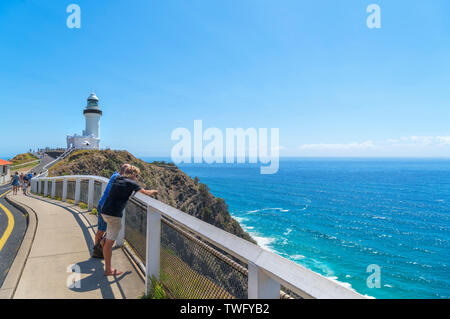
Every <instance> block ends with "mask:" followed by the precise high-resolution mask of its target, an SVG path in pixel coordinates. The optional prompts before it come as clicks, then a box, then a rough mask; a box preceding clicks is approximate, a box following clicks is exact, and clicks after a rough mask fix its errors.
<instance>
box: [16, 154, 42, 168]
mask: <svg viewBox="0 0 450 319" xmlns="http://www.w3.org/2000/svg"><path fill="white" fill-rule="evenodd" d="M38 159H39V158H37V157H36V156H34V155H33V154H31V153H23V154H18V155H16V156H14V157H13V158H12V159H10V162H11V163H13V166H14V165H20V164H23V163H28V162H31V161H35V160H38Z"/></svg>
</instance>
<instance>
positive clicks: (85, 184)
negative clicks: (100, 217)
mask: <svg viewBox="0 0 450 319" xmlns="http://www.w3.org/2000/svg"><path fill="white" fill-rule="evenodd" d="M88 189H89V181H88V180H87V179H85V180H81V182H80V202H82V203H86V204H87V202H88V196H89V194H88Z"/></svg>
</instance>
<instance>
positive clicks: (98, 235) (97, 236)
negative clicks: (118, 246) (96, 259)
mask: <svg viewBox="0 0 450 319" xmlns="http://www.w3.org/2000/svg"><path fill="white" fill-rule="evenodd" d="M104 234H105V232H103V231H101V230H97V232H96V233H95V239H94V240H95V242H94V245H97V244H98V242H99V241H100V240H101V239H102V238H103V235H104Z"/></svg>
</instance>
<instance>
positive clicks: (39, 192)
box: [37, 180, 42, 195]
mask: <svg viewBox="0 0 450 319" xmlns="http://www.w3.org/2000/svg"><path fill="white" fill-rule="evenodd" d="M37 183H38V184H37V186H38V187H37V192H38V195H41V193H42V189H41V188H42V187H41V185H42V182H41V180H38V181H37Z"/></svg>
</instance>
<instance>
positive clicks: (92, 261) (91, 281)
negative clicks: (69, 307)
mask: <svg viewBox="0 0 450 319" xmlns="http://www.w3.org/2000/svg"><path fill="white" fill-rule="evenodd" d="M27 196H30V195H27ZM30 197H32V198H35V199H39V200H42V201H44V202H47V203H49V204H52V205H56V206H59V207H61V208H63V209H65V210H66V211H68V212H69V213H70V214H72V216H73V217H74V218H75V221H76V222H77V224H78V226H79V227H80V229H81V231H82V232H83V237H84V240H85V242H86V248H87V249H88V251H89V253H90V252H91V251H92V248H93V247H94V240H93V239H92V236H91V234H90V232H91V233H92V234H93V235H95V229H94V227H95V226H97V225H96V224H92V223H91V222H90V221H89V219H88V218H87V217H86V216H85V214H89V212H79V211H75V210H72V209H70V207H71V206H69V207H67V206H64V205H62V204H60V203H58V202H56V201H53V200H51V199H46V198H40V197H34V196H30ZM82 218H83V219H84V220H85V221H86V223H87V224H88V226H87V225H85V224H84V223H83V221H82ZM115 249H118V247H115V248H113V250H115ZM77 265H78V266H79V267H80V272H81V273H82V274H91V275H90V276H88V277H86V278H83V279H82V280H80V288H79V289H78V288H73V289H71V290H73V291H77V292H83V291H92V290H95V289H100V291H101V294H102V297H103V299H113V298H114V294H113V292H112V289H111V284H114V283H115V284H117V288H118V289H119V291H120V293H121V295H122V298H124V299H125V298H126V297H125V294H124V292H123V288H122V287H121V285H120V282H119V281H120V280H121V279H122V278H123V277H125V276H126V275H128V274H131V271H127V272H124V273H123V274H122V275H120V276H118V277H116V276H114V278H115V280H114V281H111V282H109V281H108V279H107V277H105V276H104V270H103V267H104V266H103V263H102V261H101V259H97V258H89V259H88V260H85V261H82V262H80V263H77Z"/></svg>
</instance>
